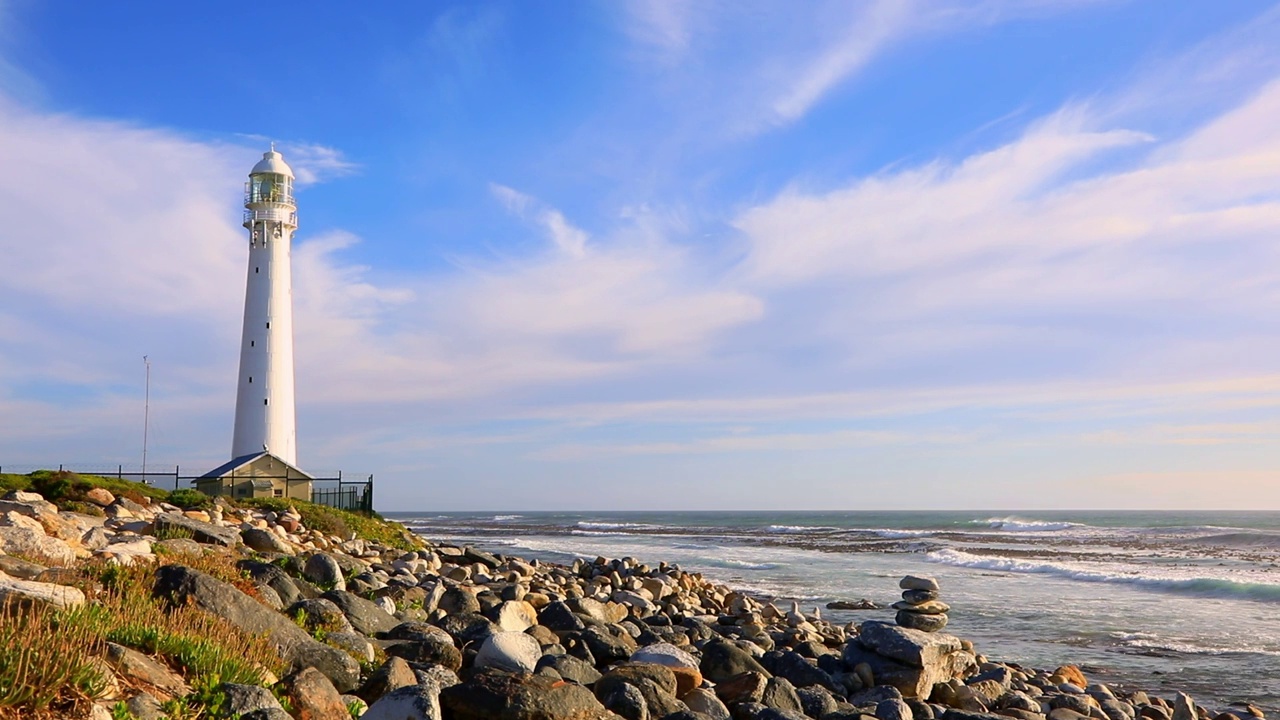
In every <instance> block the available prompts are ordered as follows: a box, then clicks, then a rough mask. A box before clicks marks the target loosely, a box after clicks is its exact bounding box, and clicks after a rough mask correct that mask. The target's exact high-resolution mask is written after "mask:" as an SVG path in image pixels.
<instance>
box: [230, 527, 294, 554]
mask: <svg viewBox="0 0 1280 720" xmlns="http://www.w3.org/2000/svg"><path fill="white" fill-rule="evenodd" d="M240 541H241V542H243V543H244V544H245V545H246V546H248V547H249V548H250V549H252V550H257V551H258V552H264V553H280V554H282V555H292V554H293V547H292V546H291V545H289V543H287V542H285V541H284V539H282V538H281V537H280V536H279V535H276V534H275V533H273V532H271V531H270V530H263V529H262V528H248V529H245V530H241V531H240Z"/></svg>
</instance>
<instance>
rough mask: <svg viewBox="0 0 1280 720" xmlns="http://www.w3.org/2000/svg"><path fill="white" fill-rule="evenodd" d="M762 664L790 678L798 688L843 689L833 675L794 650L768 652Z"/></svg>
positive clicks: (779, 674) (771, 670) (772, 671)
mask: <svg viewBox="0 0 1280 720" xmlns="http://www.w3.org/2000/svg"><path fill="white" fill-rule="evenodd" d="M761 664H762V665H764V666H765V667H766V668H768V670H769V672H771V673H773V674H774V675H776V676H778V677H784V678H786V679H787V680H790V681H791V684H792V685H795V686H796V687H798V688H800V687H807V686H809V685H820V686H822V687H824V688H826V689H828V690H834V691H837V692H839V691H840V690H841V686H840V685H839V684H837V683H836V681H835V679H834V678H832V677H831V675H829V674H828V673H827V672H826V671H824V670H822V669H821V668H819V667H818V666H817V664H816V663H812V662H809V660H808V659H806V658H805V657H804V656H802V655H800V653H797V652H795V651H793V650H774V651H771V652H767V653H765V655H764V657H763V658H761Z"/></svg>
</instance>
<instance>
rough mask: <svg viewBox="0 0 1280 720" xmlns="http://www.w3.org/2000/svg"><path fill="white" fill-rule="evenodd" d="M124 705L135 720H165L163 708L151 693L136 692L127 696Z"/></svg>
mask: <svg viewBox="0 0 1280 720" xmlns="http://www.w3.org/2000/svg"><path fill="white" fill-rule="evenodd" d="M125 706H126V707H127V708H128V709H129V713H130V714H132V715H133V717H134V718H135V719H136V720H165V718H166V715H165V712H164V708H162V707H160V701H159V700H157V699H156V698H155V696H154V695H152V694H151V693H147V692H141V693H138V694H137V695H134V696H133V697H131V698H129V702H127V703H125Z"/></svg>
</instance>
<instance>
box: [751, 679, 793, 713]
mask: <svg viewBox="0 0 1280 720" xmlns="http://www.w3.org/2000/svg"><path fill="white" fill-rule="evenodd" d="M760 702H761V703H763V704H764V705H765V706H767V707H771V708H774V709H776V710H790V711H792V712H802V707H801V705H800V698H799V697H797V696H796V688H795V686H794V685H792V684H791V681H789V680H787V679H786V678H780V677H772V678H769V682H768V683H766V684H765V686H764V695H762V696H761V698H760Z"/></svg>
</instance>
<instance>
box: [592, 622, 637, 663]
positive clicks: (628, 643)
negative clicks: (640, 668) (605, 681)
mask: <svg viewBox="0 0 1280 720" xmlns="http://www.w3.org/2000/svg"><path fill="white" fill-rule="evenodd" d="M609 627H616V626H603V627H602V626H593V627H589V628H587V630H586V632H584V633H582V642H583V643H585V644H586V646H587V647H588V648H589V649H590V650H591V655H592V656H593V657H594V658H595V659H596V662H598V663H606V664H607V663H614V662H618V661H621V660H626V659H628V658H630V657H631V653H633V652H635V650H636V641H635V640H634V639H633V638H632V637H631V635H630V634H628V633H627V632H625V631H617V632H613V631H611V630H610V629H609Z"/></svg>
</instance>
